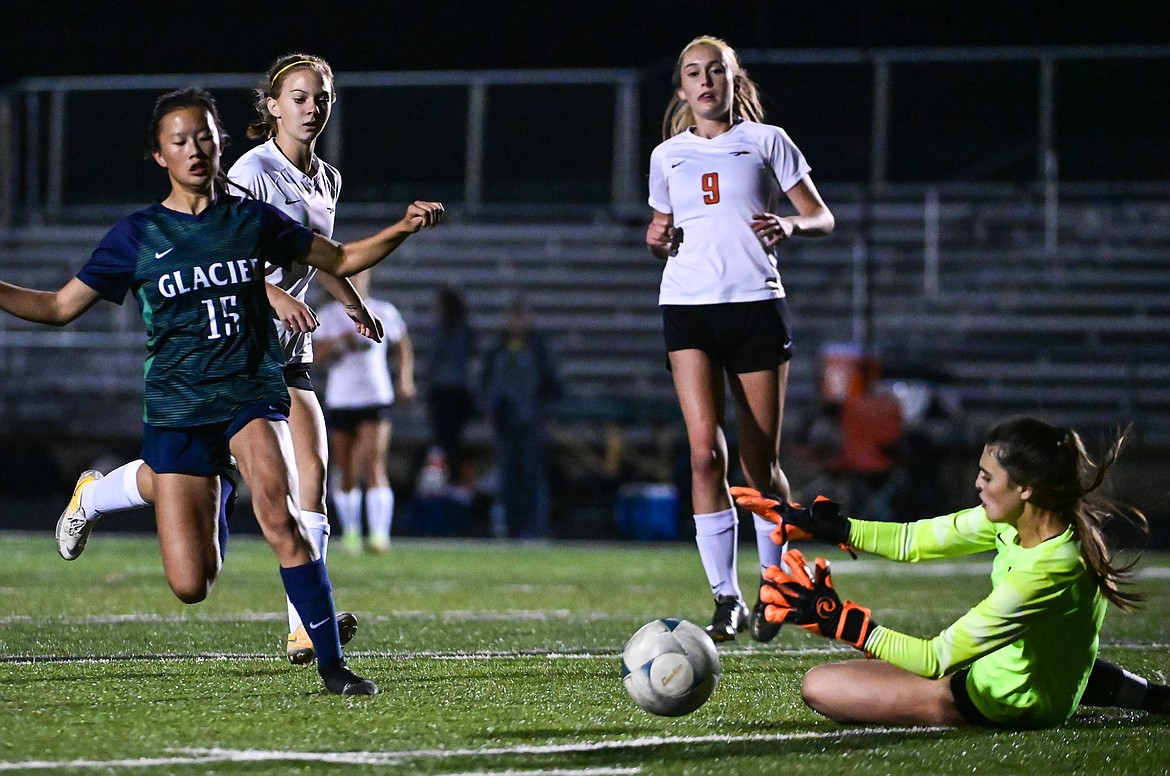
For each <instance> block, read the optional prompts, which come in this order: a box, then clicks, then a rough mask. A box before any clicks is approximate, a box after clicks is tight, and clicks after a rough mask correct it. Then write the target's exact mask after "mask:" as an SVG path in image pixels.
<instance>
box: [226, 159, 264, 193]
mask: <svg viewBox="0 0 1170 776" xmlns="http://www.w3.org/2000/svg"><path fill="white" fill-rule="evenodd" d="M227 176H228V180H230V181H231V182H232V183H234V184H236V185H237V186H239V187H240V188H242V189H245V191H234V192H232V193H233V194H240V195H243V196H247V197H248V198H249V199H257V200H260V201H261V202H268V201H270V200H271V198H272V179H271V178H269V177H268V176H267V175H264V168H263V166H262V165H261V164H260V163H259V160H258V159H257V157H255V156H253V155H248V154H245V155H244V156H242V157H240V159H239V160H238V161H237V162H236V163H235V164H233V165H232V167H231V169H230V170H228V173H227Z"/></svg>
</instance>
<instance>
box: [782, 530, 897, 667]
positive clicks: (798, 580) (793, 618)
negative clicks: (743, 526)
mask: <svg viewBox="0 0 1170 776" xmlns="http://www.w3.org/2000/svg"><path fill="white" fill-rule="evenodd" d="M784 564H785V565H786V566H787V567H788V571H787V572H786V571H784V570H783V569H781V568H780V567H779V566H770V567H768V568H767V569H765V570H764V576H763V580H762V581H761V584H760V600H761V601H763V602H764V604H765V607H764V618H765V619H766V620H767V621H768V622H775V623H791V624H793V625H799V626H800V627H802V628H804V629H805V630H807V631H809V632H810V633H819V634H820V635H822V636H827V637H829V638H831V639H838V640H839V641H844V642H845V643H846V644H849V645H851V646H854V647H856V648H857V649H865V640H866V639H867V638H869V634H870V633H871V632H872V631H873V629H874V628H875V627H876V625H875V623H874V621H873V618H872V617H871V616H870V611H869V609H867V608H865V607H864V606H861V605H859V604H855V603H853V602H852V601H844V602H843V601H841V598H840V596H838V595H837V591H836V590H834V589H833V577H832V575H831V574H830V573H829V562H828V561H827V560H825V559H824V558H817V559H816V566H815V568H813V569H810V568H809V567H808V566H807V564H806V563H805V560H804V556H803V555H801V553H800V550H789V551H788V552H786V553H784Z"/></svg>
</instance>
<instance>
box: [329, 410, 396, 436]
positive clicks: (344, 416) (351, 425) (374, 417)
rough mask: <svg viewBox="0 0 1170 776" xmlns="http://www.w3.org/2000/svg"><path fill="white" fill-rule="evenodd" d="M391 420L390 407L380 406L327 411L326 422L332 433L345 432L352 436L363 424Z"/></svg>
mask: <svg viewBox="0 0 1170 776" xmlns="http://www.w3.org/2000/svg"><path fill="white" fill-rule="evenodd" d="M380 420H390V405H389V404H378V405H376V406H373V407H346V408H344V409H336V410H328V409H327V410H325V422H326V424H327V425H328V426H329V430H330V431H344V432H346V433H348V434H352V433H353V432H354V431H357V427H358V425H359V424H361V423H371V422H377V421H380Z"/></svg>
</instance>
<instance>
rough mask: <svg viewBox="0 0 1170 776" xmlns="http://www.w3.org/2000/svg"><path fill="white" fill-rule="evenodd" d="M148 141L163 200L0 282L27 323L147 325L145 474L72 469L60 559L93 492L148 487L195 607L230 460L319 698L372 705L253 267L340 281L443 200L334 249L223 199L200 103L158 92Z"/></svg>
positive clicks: (12, 309)
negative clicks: (164, 181)
mask: <svg viewBox="0 0 1170 776" xmlns="http://www.w3.org/2000/svg"><path fill="white" fill-rule="evenodd" d="M149 137H150V156H151V158H152V159H153V160H154V161H155V162H156V163H157V164H158V166H159V167H161V168H162V169H164V170H166V173H167V178H168V181H169V183H170V192H169V194H168V195H167V197H166V198H165V199H163V200H162V202H161V203H160V205H158V206H154V207H151V208H148V209H146V210H143V211H140V212H138V213H135V214H133V215H131V216H129V217H128V218H126V219H123V220H122V221H121V222H119V223H118V224H117V225H116V226H115V227H114V229H112V230H111V231H110V233H109V234H108V235H107V236H106V238H105V239H104V240H103V241H102V244H101V246H100V247H99V248H98V250H96V251H95V252H94V254H93V256H92V257H91V259H90V261H89V263H88V264H87V265H86V266H85V267H84V268H83V269H82V271H81V272H80V273H79V274H78V276H77V277H74V278H71V279H70V280H69V281H68V282H67V283H66V284H65V285H64V286H62V287H61V288H60V289H58V290H57V291H38V290H36V289H31V288H24V287H21V286H16V285H13V284H11V283H5V282H3V281H0V310H2V311H4V312H5V313H8V314H10V315H15V316H16V317H18V318H22V319H24V320H27V321H36V322H39V323H47V324H54V325H58V326H61V325H64V324H67V323H69V322H70V321H73V320H76V319H77V318H78V317H80V316H81V315H83V314H84V313H85V312H86V311H87V310H89V309H90V308H92V307H93V305H94V304H96V303H97V302H98V300H99V299H102V298H106V299H110V300H113V301H115V302H121V301H122V300H123V299H124V298H125V296H126V292H127V291H133V292H134V294H135V296H136V298H138V300H139V301H140V302H141V305H142V312H143V318H144V320H145V323H146V328H147V336H148V354H147V360H146V366H145V375H146V397H145V398H146V408H145V411H144V415H145V417H146V421H145V422H144V424H143V444H142V449H143V455H142V459H143V461H145V465H135V466H130V465H127V466H124V467H119V468H118V470H115V472H111V475H112V476H110V477H105V476H103V475H102V473H100V472H97V471H94V470H87V471H84V472H82V473H81V475H80V476H79V477H78V478H77V484H76V485H74V488H73V497H72V498H71V499H70V500H69V504H68V505H67V506H66V507H65V511H63V512H62V513H61V517H60V518H59V519H58V521H57V530H56V533H55V538H56V541H57V551H58V552H59V553H60V554H61V556H62V557H63V558H65V559H66V560H72V559H75V558H77V557H78V555H80V553H81V550H82V548H83V547H84V546H85V543H86V540H87V539H88V537H89V534H90V531H91V530H92V527H93V521H94V519H96V518H97V516H98V515H100V514H101V513H102V507H103V506H105V505H108V504H109V501H110V493H111V491H109V490H105V489H103V488H102V487H101V485H102V483H106V482H111V481H112V484H113V485H114V487H113V489H112V492H113V493H115V494H118V493H125V492H127V491H128V487H127V486H128V485H132V486H134V487H135V488H136V489H137V491H138V494H139V496H142V495H143V492H142V488H144V487H146V488H150V489H151V490H152V493H151V497H152V500H153V502H154V505H155V510H154V511H155V525H156V527H157V528H158V538H159V546H160V548H161V553H162V560H163V570H164V572H165V574H166V578H167V583H168V584H169V585H170V588H171V590H172V592H174V594H175V596H176V597H177V598H178V599H179V600H181V601H183V602H184V603H188V604H195V603H198V602H200V601H203V600H204V599H206V598H207V596H208V594H209V593H210V592H211V588H212V585H214V583H215V580H216V579H217V577H218V576H219V572H220V569H221V568H222V566H223V553H222V544H221V534H222V532H221V531H220V530H219V528H220V527H221V524H220V523H219V520H220V516H221V515H224V514H225V510H226V505H227V503H228V502H227V501H225V500H224V499H225V494H227V486H225V480H226V481H227V484H228V485H232V484H233V483H231V482H230V480H231V478H230V477H226V476H221V475H223V474H224V472H225V471H227V470H228V469H229V468H230V467H231V465H232V458H233V457H234V458H235V460H236V461H238V463H239V466H238V471H239V472H240V474H241V475H242V476H243V477H244V479H245V480H246V481H247V483H248V485H249V487H250V489H251V492H252V512H253V515H254V517H255V518H256V522H257V523H258V524H259V525H260V528H261V530H262V532H263V534H264V538H265V539H266V540H267V541H268V544H269V546H270V547H271V548H272V551H273V553H274V554H275V556H276V560H277V562H278V564H279V566H280V577H281V582H282V583H283V584H284V589H285V593H286V595H287V597H288V600H289V602H290V604H291V605H292V606H293V607H295V608H296V610H297V613H298V615H299V616H300V618H301V620H302V621H303V622H304V623H305V624H306V626H305V627H306V631H307V632H308V635H309V640H310V641H311V642H312V644H313V646H314V648H315V649H314V652H315V657H316V659H317V673H318V674H319V675H320V676H321V679H322V682H323V683H324V686H325V690H326V691H327V692H330V693H334V694H337V695H374V694H376V693H377V692H378V686H377V684H375V683H374V682H373V681H371V680H369V679H365V678H363V677H361V676H358V675H357V674H355V673H354V672H353V671H351V670H350V669H349V668H348V666H347V665H346V662H345V657H344V655H343V653H342V649H341V620H340V618H339V616H338V615H337V614H336V612H335V608H334V602H333V586H332V583H331V582H330V580H329V573H328V570H327V569H326V568H325V563H324V558H323V557H322V554H321V553H320V552H318V551H317V550H316V548H315V546H314V545H312V544H311V543H310V542H309V540H308V539H307V538H306V537H305V535H304V533H303V532H302V530H301V526H302V523H301V509H300V505H299V504H298V503H297V494H296V493H295V492H294V491H293V490H292V488H293V487H294V486H295V484H296V480H297V478H296V474H295V470H294V465H295V464H294V461H293V459H292V451H293V439H292V434H291V432H290V431H289V428H288V417H287V414H288V411H289V401H288V393H287V391H286V390H285V388H284V385H283V383H282V381H281V377H282V369H281V367H282V366H283V356H282V354H281V350H280V348H279V347H278V346H277V340H276V331H275V328H274V326H273V324H272V320H271V311H270V310H269V308H268V303H267V301H266V300H267V290H266V284H265V283H264V278H263V276H262V271H261V269H260V268H261V267H263V266H264V264H265V263H269V264H272V265H274V266H278V267H287V266H289V265H290V264H291V263H292V262H293V261H299V262H301V263H304V264H308V265H311V266H313V267H315V268H316V269H320V270H323V271H324V272H327V273H330V274H332V275H334V276H336V277H348V276H350V275H353V274H355V273H357V272H361V271H363V270H366V269H369V268H370V267H372V266H374V265H375V264H377V263H378V262H380V261H382V260H383V259H384V258H386V256H387V255H389V254H390V253H391V252H392V251H393V250H394V249H395V248H397V247H398V246H399V245H400V244H401V243H402V241H403V240H405V239H406V238H407V237H409V236H410V235H412V234H414V233H415V232H417V231H419V230H420V229H423V228H425V227H428V226H435V225H437V224H438V223H439V222H440V221H441V220H442V218H443V213H444V209H443V205H442V203H439V202H426V201H422V200H418V201H415V202H413V203H411V204H410V205H408V206H407V208H406V213H405V215H404V216H403V217H402V218H400V219H399V220H398V221H397V222H395V223H394V224H391V225H390V226H388V227H386V228H384V229H382V230H381V231H379V232H377V233H375V234H373V235H370V236H369V237H366V238H363V239H360V240H354V241H352V242H349V243H345V244H342V243H338V242H334V241H333V240H330V239H329V238H326V237H323V236H321V235H319V234H315V233H314V232H313V231H312V230H310V229H308V228H307V227H304V226H301V225H300V224H297V223H295V222H293V221H291V220H289V219H287V218H286V217H284V216H282V215H281V214H280V213H279V212H278V211H277V210H275V209H273V208H272V207H271V206H270V205H267V204H265V203H262V202H244V201H241V200H239V199H236V198H233V197H231V196H229V195H228V193H227V190H226V182H225V179H224V177H223V174H222V169H221V165H220V162H221V154H222V148H223V141H224V135H223V132H222V129H221V125H220V120H219V110H218V108H217V106H216V104H215V100H214V98H212V96H211V95H210V94H208V93H207V92H204V91H202V90H199V89H183V90H179V91H174V92H168V93H167V94H164V95H162V96H160V97H159V98H158V99H157V100H156V101H155V106H154V111H153V112H152V115H151V119H150V134H149ZM361 317H362V316H361V315H359V316H358V318H361ZM356 322H357V323H359V324H364V325H366V326H367V327H369V326H371V325H374V324H375V322H373V321H372V319H368V320H365V321H362V320H356ZM147 466H149V471H148V472H146V474H145V475H144V476H139V475H142V474H143V473H144V470H146V469H147ZM127 480H129V483H128V482H127ZM145 500H146V499H140V500H139V503H141V502H142V501H145Z"/></svg>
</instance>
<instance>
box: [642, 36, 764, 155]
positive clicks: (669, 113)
mask: <svg viewBox="0 0 1170 776" xmlns="http://www.w3.org/2000/svg"><path fill="white" fill-rule="evenodd" d="M699 45H707V46H714V47H715V48H716V49H718V50H719V53H720V54H722V56H723V61H724V62H725V63H726V64H727V71H728V73H730V75H731V77H732V92H731V95H732V97H731V120H732V121H735V120H736V119H746V120H747V121H763V120H764V108H763V106H762V105H761V104H760V92H759V89H758V88H757V87H756V82H755V81H753V80H752V79H751V78H750V77H749V76H748V74H747V71H746V70H744V69H743V68H742V67H740V64H739V56H738V55H737V54H736V53H735V49H733V48H732V47H731V46H729V45H728V44H727V41H725V40H723V39H722V38H716V37H713V36H711V35H700V36H699V37H697V38H695V39H694V40H692V41H691V42H690V43H688V44H687V45H685V46H683V50H682V51H681V52H679V55H678V61H677V62H676V63H675V65H674V75H673V76H672V77H671V82H672V83H673V84H674V94H672V95H671V97H670V102H669V103H668V104H667V106H666V115H665V116H664V117H663V119H662V139H663V140H667V139H669V138H672V137H674V136H675V135H677V134H678V133H679V132H682V131H684V130H685V129H686V128H687V127H689V126H691V125H692V124H694V123H695V116H694V114H693V113H692V112H691V107H690V106H689V105H687V103H686V101H685V100H683V99H681V98H680V97H679V96H678V90H679V89H680V88H681V87H682V66H683V57H685V56H686V53H687V52H688V51H690V50H691V49H692V48H694V47H695V46H699Z"/></svg>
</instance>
